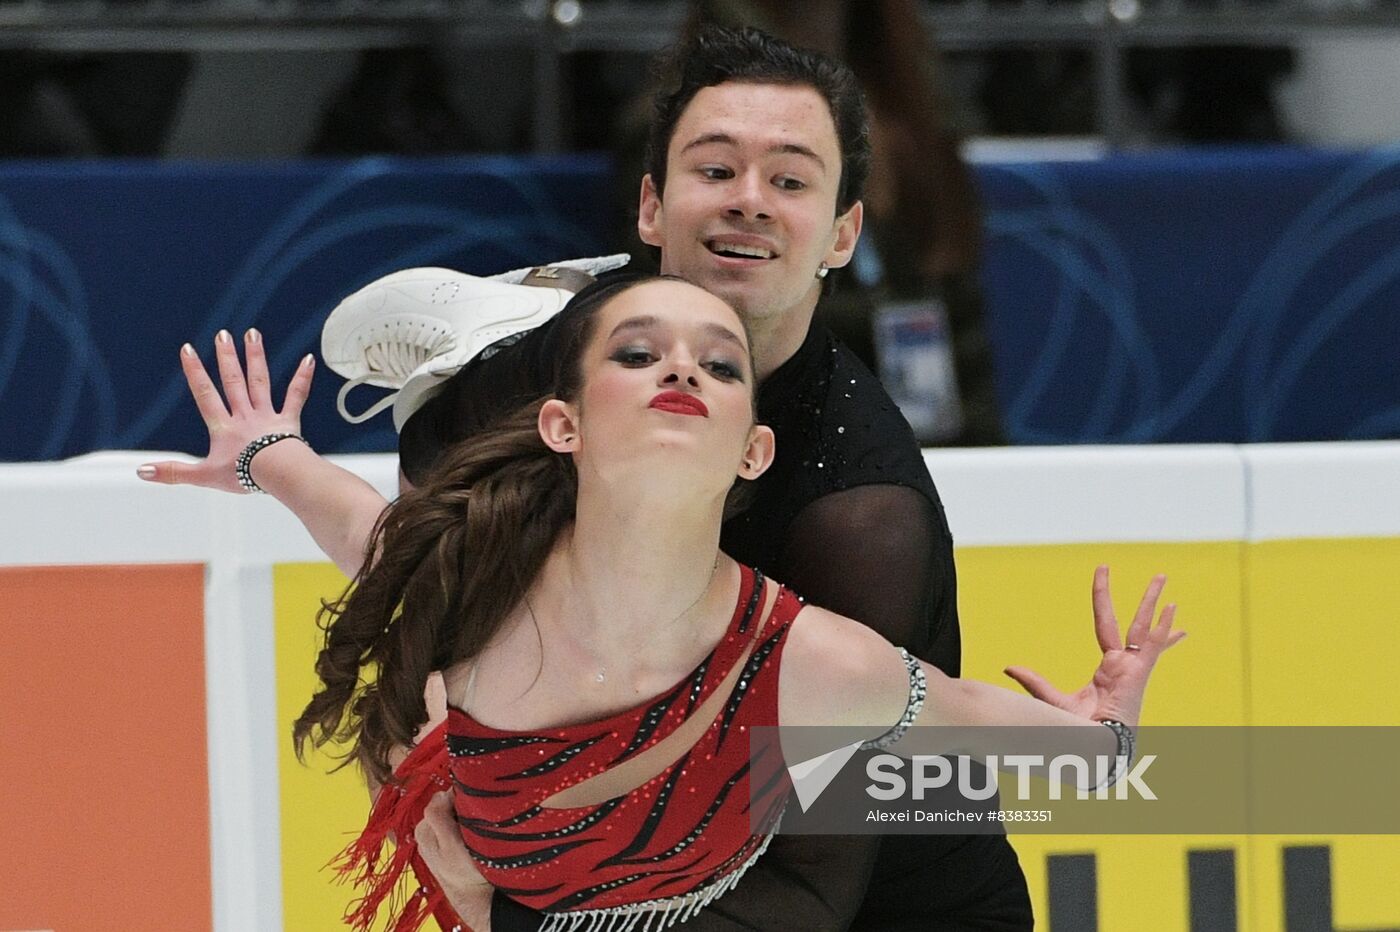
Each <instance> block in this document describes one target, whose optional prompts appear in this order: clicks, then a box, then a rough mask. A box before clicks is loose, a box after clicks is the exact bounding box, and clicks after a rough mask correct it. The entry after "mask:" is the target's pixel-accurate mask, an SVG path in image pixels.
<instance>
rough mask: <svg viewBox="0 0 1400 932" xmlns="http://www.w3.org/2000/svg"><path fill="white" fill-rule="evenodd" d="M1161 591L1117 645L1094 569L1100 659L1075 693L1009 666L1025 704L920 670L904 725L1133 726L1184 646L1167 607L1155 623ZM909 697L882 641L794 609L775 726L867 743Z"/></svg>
mask: <svg viewBox="0 0 1400 932" xmlns="http://www.w3.org/2000/svg"><path fill="white" fill-rule="evenodd" d="M1165 583H1166V577H1165V576H1157V577H1155V578H1154V579H1153V580H1152V582H1151V583H1150V584H1149V585H1148V587H1147V592H1146V593H1145V594H1144V595H1143V598H1142V601H1141V603H1140V604H1139V606H1138V610H1137V613H1136V614H1135V615H1134V618H1133V621H1132V624H1131V625H1130V626H1129V628H1128V633H1127V640H1126V641H1124V640H1123V636H1122V634H1121V632H1120V630H1119V626H1118V620H1117V618H1116V617H1115V616H1114V614H1113V604H1112V601H1111V600H1110V598H1109V589H1108V568H1107V567H1103V566H1101V567H1099V568H1098V570H1097V571H1096V572H1095V574H1094V594H1093V604H1094V630H1095V635H1096V637H1097V639H1098V643H1099V647H1100V649H1101V650H1102V651H1103V657H1102V659H1101V660H1100V662H1099V666H1098V669H1096V670H1095V671H1094V674H1093V676H1092V677H1091V679H1090V681H1089V683H1088V684H1087V685H1086V686H1084V687H1083V688H1082V689H1080V690H1078V691H1077V692H1074V693H1064V692H1061V691H1059V690H1058V689H1056V688H1055V687H1054V686H1052V685H1050V684H1049V682H1047V681H1046V680H1045V679H1044V678H1043V677H1041V676H1039V675H1038V674H1036V673H1034V672H1032V671H1030V670H1027V669H1025V668H1023V667H1010V668H1008V669H1007V674H1008V675H1009V676H1011V677H1012V678H1013V679H1015V680H1016V681H1017V682H1019V683H1021V684H1022V685H1023V686H1024V687H1025V688H1026V689H1027V690H1028V691H1029V692H1030V693H1031V696H1025V695H1021V694H1020V693H1017V692H1014V691H1012V690H1009V689H1004V688H1002V687H999V686H992V685H990V684H988V683H980V682H977V681H975V680H958V679H952V678H950V677H948V676H945V675H944V674H942V673H941V672H939V671H938V670H937V669H936V668H934V667H931V666H929V665H928V664H921V667H922V670H923V673H924V676H925V677H926V679H927V683H928V690H927V697H926V699H925V701H924V704H923V708H922V710H921V711H920V713H919V715H918V717H917V718H916V719H915V720H914V723H913V724H914V725H916V726H920V725H942V726H952V725H958V726H983V725H1021V726H1032V727H1039V726H1055V725H1085V724H1091V723H1093V722H1102V721H1106V720H1113V721H1118V722H1122V723H1124V724H1126V725H1128V726H1130V727H1133V726H1136V725H1137V723H1138V720H1139V718H1140V716H1141V713H1142V700H1143V695H1144V693H1145V691H1146V688H1147V681H1148V677H1149V676H1150V675H1151V672H1152V668H1153V666H1154V665H1155V664H1156V662H1157V658H1158V657H1160V656H1161V654H1162V652H1163V651H1165V650H1166V649H1167V648H1168V647H1170V646H1172V645H1173V644H1175V643H1176V642H1177V641H1179V640H1180V639H1181V638H1183V637H1185V633H1184V632H1180V631H1173V630H1172V621H1173V617H1174V616H1175V613H1176V606H1175V605H1167V606H1166V607H1165V608H1164V609H1163V610H1162V612H1161V616H1160V619H1159V620H1156V622H1155V624H1154V619H1157V602H1158V599H1159V597H1160V595H1161V591H1162V587H1163V586H1164V585H1165ZM909 691H910V689H909V674H908V671H907V668H906V667H905V664H904V662H903V661H902V660H901V659H900V657H899V655H898V653H897V652H896V650H895V648H894V647H892V646H891V645H890V644H889V642H887V641H885V640H884V638H881V637H880V636H879V635H877V634H875V633H874V632H873V631H871V630H870V629H869V628H866V627H865V626H863V625H861V624H858V623H857V622H854V621H851V620H850V619H848V618H843V617H841V616H839V615H834V614H832V613H831V612H827V611H824V610H822V609H818V608H813V607H808V608H805V609H803V612H802V617H801V618H800V620H799V622H798V623H796V624H794V626H793V630H792V633H791V634H790V635H789V640H788V645H787V647H786V649H785V651H784V654H783V667H782V674H781V685H780V703H779V711H780V717H781V719H782V723H783V724H784V725H846V726H862V727H864V726H868V727H870V729H871V732H872V733H871V737H872V738H874V737H877V736H878V735H879V734H881V733H883V732H885V731H887V730H888V729H889V728H890V727H891V726H892V725H893V724H894V723H895V722H897V721H898V720H899V719H900V717H901V716H902V715H903V714H904V711H905V708H906V706H907V704H908V699H909ZM1032 697H1034V698H1032ZM1105 740H1107V739H1105Z"/></svg>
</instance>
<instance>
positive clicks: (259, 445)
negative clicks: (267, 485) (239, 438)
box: [233, 433, 311, 492]
mask: <svg viewBox="0 0 1400 932" xmlns="http://www.w3.org/2000/svg"><path fill="white" fill-rule="evenodd" d="M279 440H300V441H301V442H302V443H305V444H306V445H307V446H308V447H309V446H311V444H310V443H308V442H307V439H306V438H305V437H303V436H302V435H301V434H288V433H282V434H263V435H262V436H261V437H259V438H258V439H257V440H254V441H253V442H252V443H250V444H248V445H247V446H246V447H244V448H243V452H241V453H239V454H238V459H236V460H234V462H233V474H234V475H235V476H237V477H238V484H239V485H241V486H242V487H243V491H245V492H262V491H263V490H262V488H261V487H260V486H259V485H258V484H257V483H256V482H254V481H253V469H252V467H253V457H255V456H257V455H258V453H259V451H261V450H264V449H266V448H267V447H270V446H272V445H273V444H274V443H276V442H278V441H279Z"/></svg>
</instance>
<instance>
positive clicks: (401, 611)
mask: <svg viewBox="0 0 1400 932" xmlns="http://www.w3.org/2000/svg"><path fill="white" fill-rule="evenodd" d="M650 280H653V279H629V280H623V281H613V282H607V283H598V284H595V285H591V286H589V287H588V288H586V289H584V290H583V291H581V292H579V294H578V295H576V296H575V297H574V299H573V300H572V301H571V302H570V306H569V307H568V308H566V309H565V311H564V312H562V313H561V315H560V318H559V319H558V320H557V321H556V322H555V325H554V327H553V328H552V330H551V332H550V334H549V340H550V343H551V344H552V346H551V347H550V350H551V353H550V355H551V357H552V358H553V359H554V360H555V366H556V368H555V378H554V383H555V384H554V388H555V391H554V393H553V395H552V396H551V397H557V398H562V399H564V400H569V401H572V400H575V399H576V398H577V397H578V392H579V390H580V388H581V384H582V371H581V370H582V365H581V362H582V356H583V351H584V349H585V348H586V346H587V345H588V342H589V340H590V338H591V335H592V331H593V322H594V319H595V318H596V315H597V311H598V310H599V309H600V308H601V307H602V306H603V305H604V304H605V303H607V301H608V300H610V299H611V298H613V297H615V296H616V295H618V294H620V293H621V292H623V291H625V290H626V289H628V288H630V287H632V286H635V285H637V284H641V283H642V282H644V281H650ZM544 400H545V399H544V398H540V399H537V400H535V401H533V402H531V403H530V404H528V405H525V406H524V407H521V408H519V409H517V410H515V411H513V412H511V413H509V414H507V415H506V416H505V417H503V418H502V419H501V420H500V421H497V422H496V423H495V424H494V425H493V426H492V427H491V428H489V429H487V430H485V431H483V432H481V433H479V434H477V435H476V436H474V437H471V438H469V439H468V440H465V441H463V442H462V443H459V444H457V445H456V446H454V447H452V448H450V449H449V450H448V451H447V452H446V453H445V454H444V455H443V457H442V459H441V460H440V461H439V462H438V463H437V464H436V465H435V466H434V468H433V470H432V472H431V474H430V475H429V477H428V478H427V480H426V481H425V482H424V484H423V485H422V486H420V487H419V488H416V489H413V490H410V491H408V492H406V493H405V494H404V495H402V496H401V497H400V498H399V499H398V500H397V501H396V502H394V503H393V504H392V505H390V506H389V507H388V508H387V509H385V511H384V514H383V515H382V516H380V519H379V521H378V523H377V524H376V525H375V528H374V531H373V533H372V534H371V535H370V540H369V542H368V544H367V546H366V550H365V560H364V563H363V565H362V568H361V570H360V572H359V573H358V574H357V575H356V577H355V579H354V580H353V581H352V582H351V584H350V586H349V587H347V589H346V590H345V592H344V593H343V594H342V595H341V597H340V598H339V599H338V600H336V601H334V602H327V603H325V604H324V605H323V607H322V610H321V613H320V615H319V616H318V622H319V624H320V625H321V628H322V629H323V630H324V631H325V642H324V646H323V648H322V650H321V652H320V654H319V656H318V657H317V659H316V673H317V675H318V676H319V677H320V679H321V683H322V687H321V688H320V689H319V690H318V691H317V692H316V693H315V695H313V696H312V698H311V701H310V703H308V704H307V706H306V709H305V711H303V712H302V714H301V717H300V718H298V719H297V720H296V723H295V724H294V725H293V728H292V738H293V741H294V742H295V745H296V750H297V755H298V757H301V756H302V754H303V752H304V749H305V745H306V742H307V741H308V740H310V741H311V742H312V744H313V745H314V746H316V747H321V746H323V745H325V744H327V743H336V744H345V743H348V744H350V750H349V751H348V753H347V755H346V763H348V762H350V761H356V762H358V763H359V764H360V766H361V767H362V768H363V769H364V770H365V772H366V773H368V774H369V775H370V776H371V777H373V778H374V779H376V780H377V781H379V782H385V781H386V780H387V779H388V778H389V776H390V774H391V771H392V767H391V764H390V759H389V755H390V752H391V751H392V750H393V749H394V748H395V747H407V746H410V745H412V744H413V742H414V737H415V734H416V733H417V731H418V729H419V727H420V726H422V724H423V723H424V722H426V721H427V719H428V712H427V705H426V702H425V701H424V697H423V689H424V685H425V684H426V682H427V678H428V674H429V673H431V672H432V671H434V670H443V669H446V668H448V667H450V666H452V665H453V664H456V663H460V662H461V661H463V660H466V659H469V658H471V657H474V656H476V655H477V654H478V653H480V652H481V650H482V649H483V648H484V647H485V646H486V644H487V643H488V642H489V641H490V640H491V638H492V637H493V636H494V635H495V633H496V632H497V631H498V630H499V629H500V627H501V624H502V623H503V622H504V621H505V619H506V617H507V616H508V615H509V614H510V612H511V611H512V610H513V609H514V608H515V606H516V605H518V604H519V603H520V601H521V600H522V599H523V598H524V597H525V595H526V593H527V592H528V591H529V588H530V586H531V585H532V584H533V583H534V580H535V577H536V576H537V575H538V574H539V571H540V569H541V567H542V566H543V565H544V561H545V559H546V558H547V557H548V556H549V553H550V550H551V549H552V548H553V546H554V542H555V540H556V539H557V538H558V536H559V534H560V532H561V531H563V530H564V529H565V528H566V527H568V526H569V525H570V524H571V523H572V522H573V519H574V506H575V501H576V498H577V490H578V479H577V474H576V473H575V471H574V464H573V459H572V457H570V456H569V455H567V454H561V453H555V452H554V451H553V450H551V449H549V447H547V446H546V445H545V443H544V441H543V439H541V437H540V435H539V426H538V420H539V411H540V406H541V405H542V404H543V402H544ZM362 673H364V674H367V675H362ZM342 766H343V765H342Z"/></svg>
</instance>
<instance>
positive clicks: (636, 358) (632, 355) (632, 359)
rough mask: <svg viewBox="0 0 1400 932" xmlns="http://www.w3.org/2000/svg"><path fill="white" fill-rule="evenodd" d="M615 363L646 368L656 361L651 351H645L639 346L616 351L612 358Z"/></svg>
mask: <svg viewBox="0 0 1400 932" xmlns="http://www.w3.org/2000/svg"><path fill="white" fill-rule="evenodd" d="M611 359H612V361H613V362H620V363H622V364H623V365H624V366H645V365H649V364H651V363H652V362H654V361H655V360H656V357H655V356H653V355H652V353H651V350H649V349H643V348H642V347H639V346H624V347H622V348H621V349H619V350H615V351H614V352H613V354H612V356H611Z"/></svg>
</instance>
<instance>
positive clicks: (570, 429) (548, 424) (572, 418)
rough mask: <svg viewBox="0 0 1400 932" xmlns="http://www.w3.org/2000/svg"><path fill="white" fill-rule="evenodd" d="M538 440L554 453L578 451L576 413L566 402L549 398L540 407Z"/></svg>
mask: <svg viewBox="0 0 1400 932" xmlns="http://www.w3.org/2000/svg"><path fill="white" fill-rule="evenodd" d="M539 424H540V439H542V440H543V441H544V445H545V446H547V447H549V448H550V449H551V450H553V451H554V452H555V453H573V452H575V451H576V450H578V445H579V437H578V412H577V411H575V410H574V406H573V405H571V404H569V403H568V402H567V401H560V400H559V399H558V398H551V399H549V400H548V401H546V402H545V403H544V404H543V405H541V406H540V420H539Z"/></svg>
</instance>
